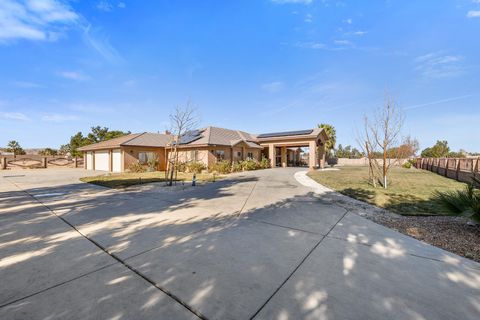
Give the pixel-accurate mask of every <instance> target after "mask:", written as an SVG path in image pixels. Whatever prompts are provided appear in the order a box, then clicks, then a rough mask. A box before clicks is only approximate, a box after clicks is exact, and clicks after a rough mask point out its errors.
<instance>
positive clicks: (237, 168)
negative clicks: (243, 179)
mask: <svg viewBox="0 0 480 320" xmlns="http://www.w3.org/2000/svg"><path fill="white" fill-rule="evenodd" d="M242 170H243V167H242V163H241V162H235V163H233V164H232V172H240V171H242Z"/></svg>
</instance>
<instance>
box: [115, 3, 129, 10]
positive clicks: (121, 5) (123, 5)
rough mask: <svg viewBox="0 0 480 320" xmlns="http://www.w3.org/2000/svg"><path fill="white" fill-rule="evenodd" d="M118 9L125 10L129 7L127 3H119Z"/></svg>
mask: <svg viewBox="0 0 480 320" xmlns="http://www.w3.org/2000/svg"><path fill="white" fill-rule="evenodd" d="M117 7H119V8H120V9H125V8H126V7H127V5H126V4H125V2H119V3H118V5H117Z"/></svg>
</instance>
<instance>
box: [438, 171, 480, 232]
mask: <svg viewBox="0 0 480 320" xmlns="http://www.w3.org/2000/svg"><path fill="white" fill-rule="evenodd" d="M475 182H476V183H477V184H479V185H480V179H477V178H474V182H473V183H471V184H469V185H468V186H467V187H465V189H463V190H455V191H447V192H438V191H436V192H435V193H434V200H435V201H436V202H437V203H438V204H439V205H440V206H441V207H442V208H443V209H445V210H446V211H447V212H449V213H450V214H451V215H455V216H463V217H466V218H468V219H471V220H473V221H475V222H477V223H480V190H479V189H475V186H474V183H475Z"/></svg>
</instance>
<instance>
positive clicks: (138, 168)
mask: <svg viewBox="0 0 480 320" xmlns="http://www.w3.org/2000/svg"><path fill="white" fill-rule="evenodd" d="M127 171H128V172H133V173H141V172H145V171H147V170H146V169H145V167H144V166H143V165H141V164H140V162H138V161H137V162H134V163H131V164H130V165H129V166H128V168H127Z"/></svg>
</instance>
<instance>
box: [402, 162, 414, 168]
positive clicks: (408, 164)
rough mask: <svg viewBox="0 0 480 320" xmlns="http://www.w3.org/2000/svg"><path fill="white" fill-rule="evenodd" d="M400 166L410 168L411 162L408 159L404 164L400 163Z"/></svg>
mask: <svg viewBox="0 0 480 320" xmlns="http://www.w3.org/2000/svg"><path fill="white" fill-rule="evenodd" d="M402 167H403V168H405V169H410V168H411V167H412V164H411V163H410V162H409V161H407V162H405V163H404V164H402Z"/></svg>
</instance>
